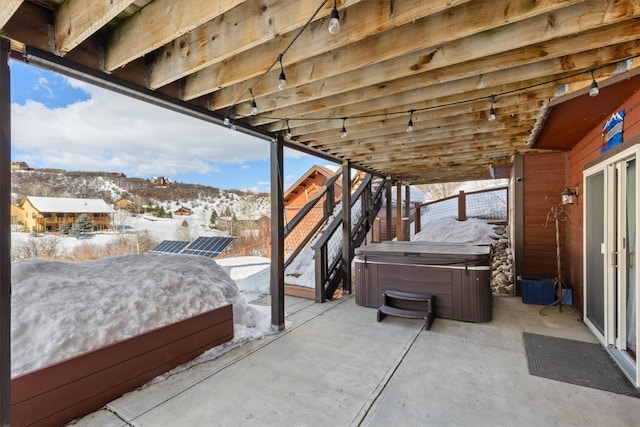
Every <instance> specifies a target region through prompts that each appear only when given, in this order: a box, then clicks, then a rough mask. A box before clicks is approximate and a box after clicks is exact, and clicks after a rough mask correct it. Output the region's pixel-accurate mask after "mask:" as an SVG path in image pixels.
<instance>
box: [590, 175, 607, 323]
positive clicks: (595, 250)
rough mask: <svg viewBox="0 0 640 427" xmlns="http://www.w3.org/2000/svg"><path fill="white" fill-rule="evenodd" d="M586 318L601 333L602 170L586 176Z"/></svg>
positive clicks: (602, 314)
mask: <svg viewBox="0 0 640 427" xmlns="http://www.w3.org/2000/svg"><path fill="white" fill-rule="evenodd" d="M586 186H587V189H586V190H587V200H586V205H587V206H586V212H587V217H586V222H587V223H586V229H587V230H589V232H588V233H585V235H586V236H585V237H586V254H585V256H586V259H585V265H586V266H587V268H586V283H587V289H586V295H585V296H586V303H587V307H586V311H587V312H586V317H587V318H588V319H589V320H590V321H591V323H592V324H593V325H594V326H595V327H596V328H597V329H598V331H600V333H601V334H603V335H604V302H605V300H604V256H603V254H602V244H603V243H604V172H598V173H596V174H594V175H591V176H589V177H587V180H586Z"/></svg>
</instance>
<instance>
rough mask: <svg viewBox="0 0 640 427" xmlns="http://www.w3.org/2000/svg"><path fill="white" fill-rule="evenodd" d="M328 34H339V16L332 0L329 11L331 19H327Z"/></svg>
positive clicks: (334, 0) (334, 1)
mask: <svg viewBox="0 0 640 427" xmlns="http://www.w3.org/2000/svg"><path fill="white" fill-rule="evenodd" d="M329 32H330V33H331V34H338V33H339V32H340V14H339V13H338V8H337V7H336V0H333V9H332V10H331V19H329Z"/></svg>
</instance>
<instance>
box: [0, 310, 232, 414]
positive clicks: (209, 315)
mask: <svg viewBox="0 0 640 427" xmlns="http://www.w3.org/2000/svg"><path fill="white" fill-rule="evenodd" d="M232 338H233V307H232V306H231V305H230V304H227V305H225V306H222V307H219V308H217V309H214V310H211V311H208V312H206V313H203V314H200V315H198V316H194V317H191V318H189V319H185V320H183V321H181V322H178V323H174V324H171V325H168V326H164V327H161V328H158V329H155V330H153V331H149V332H147V333H144V334H141V335H138V336H135V337H132V338H130V339H127V340H125V341H121V342H118V343H114V344H111V345H108V346H105V347H102V348H100V349H98V350H96V351H92V352H89V353H86V354H83V355H80V356H77V357H74V358H72V359H68V360H64V361H62V362H60V363H56V364H53V365H50V366H47V367H44V368H42V369H39V370H36V371H33V372H29V373H26V374H24V375H21V376H18V377H15V378H13V379H12V380H11V412H12V425H13V426H60V425H63V424H65V423H67V422H69V421H72V420H73V419H75V418H78V417H81V416H84V415H86V414H89V413H91V412H94V411H96V410H98V409H99V408H101V407H102V406H104V405H105V404H107V403H108V402H110V401H112V400H114V399H116V398H118V397H120V396H121V395H123V394H124V393H126V392H128V391H131V390H133V389H135V388H136V387H139V386H141V385H143V384H145V383H146V382H148V381H149V380H151V379H153V378H155V377H156V376H158V375H160V374H162V373H165V372H167V371H169V370H171V369H173V368H175V367H176V366H179V365H181V364H183V363H186V362H188V361H190V360H193V359H194V358H196V357H197V356H199V355H200V354H202V353H203V352H204V351H206V350H208V349H210V348H212V347H215V346H217V345H220V344H222V343H225V342H227V341H229V340H231V339H232Z"/></svg>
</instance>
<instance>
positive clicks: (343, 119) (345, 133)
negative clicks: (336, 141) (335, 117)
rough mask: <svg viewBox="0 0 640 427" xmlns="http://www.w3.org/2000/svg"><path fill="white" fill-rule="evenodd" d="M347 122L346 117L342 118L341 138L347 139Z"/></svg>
mask: <svg viewBox="0 0 640 427" xmlns="http://www.w3.org/2000/svg"><path fill="white" fill-rule="evenodd" d="M346 121H347V119H346V118H345V117H343V118H342V129H340V138H346V137H347V128H346V127H345V125H344V124H345V122H346Z"/></svg>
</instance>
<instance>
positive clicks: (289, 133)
mask: <svg viewBox="0 0 640 427" xmlns="http://www.w3.org/2000/svg"><path fill="white" fill-rule="evenodd" d="M286 121H287V132H286V133H285V134H284V137H285V138H287V139H291V128H290V127H289V119H287V120H286Z"/></svg>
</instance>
